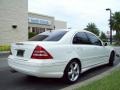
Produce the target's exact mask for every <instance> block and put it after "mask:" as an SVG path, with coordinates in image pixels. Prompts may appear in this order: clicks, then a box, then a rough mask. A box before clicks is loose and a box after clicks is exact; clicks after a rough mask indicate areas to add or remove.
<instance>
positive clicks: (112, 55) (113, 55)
mask: <svg viewBox="0 0 120 90" xmlns="http://www.w3.org/2000/svg"><path fill="white" fill-rule="evenodd" d="M114 61H115V53H114V52H111V54H110V58H109V63H108V65H109V66H113V65H114Z"/></svg>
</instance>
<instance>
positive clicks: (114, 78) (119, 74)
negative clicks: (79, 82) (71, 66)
mask: <svg viewBox="0 0 120 90" xmlns="http://www.w3.org/2000/svg"><path fill="white" fill-rule="evenodd" d="M75 90H120V69H119V70H116V71H114V72H112V73H111V74H110V75H108V76H106V77H104V78H102V79H100V80H97V81H94V82H92V83H90V84H88V85H86V86H82V87H79V88H77V89H75Z"/></svg>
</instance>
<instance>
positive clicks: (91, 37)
mask: <svg viewBox="0 0 120 90" xmlns="http://www.w3.org/2000/svg"><path fill="white" fill-rule="evenodd" d="M86 34H87V36H88V38H89V40H90V43H91V44H92V45H99V46H101V45H102V44H101V41H100V40H99V39H98V38H97V37H96V36H95V35H93V34H91V33H86Z"/></svg>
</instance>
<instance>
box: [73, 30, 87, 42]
mask: <svg viewBox="0 0 120 90" xmlns="http://www.w3.org/2000/svg"><path fill="white" fill-rule="evenodd" d="M73 44H89V40H88V38H87V36H86V34H85V33H84V32H78V33H77V34H75V36H74V38H73Z"/></svg>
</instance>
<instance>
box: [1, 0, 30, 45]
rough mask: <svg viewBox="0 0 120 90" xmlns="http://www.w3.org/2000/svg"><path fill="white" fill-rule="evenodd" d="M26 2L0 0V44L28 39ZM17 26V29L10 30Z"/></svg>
mask: <svg viewBox="0 0 120 90" xmlns="http://www.w3.org/2000/svg"><path fill="white" fill-rule="evenodd" d="M27 17H28V1H27V0H0V44H7V43H12V42H18V41H24V40H27V39H28V19H27ZM12 25H17V28H16V29H14V28H12Z"/></svg>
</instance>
